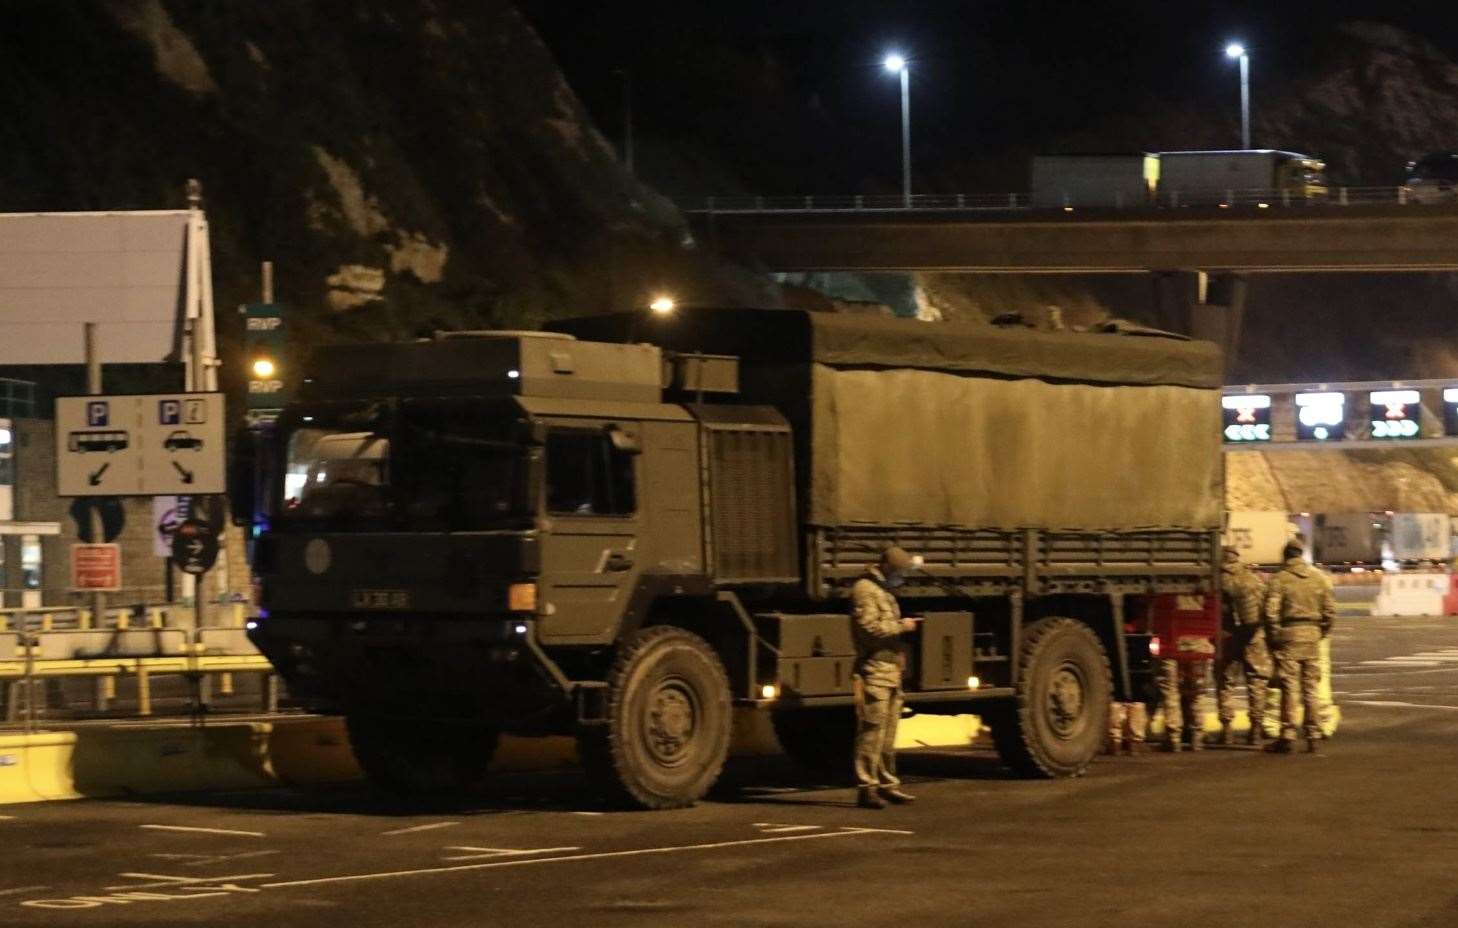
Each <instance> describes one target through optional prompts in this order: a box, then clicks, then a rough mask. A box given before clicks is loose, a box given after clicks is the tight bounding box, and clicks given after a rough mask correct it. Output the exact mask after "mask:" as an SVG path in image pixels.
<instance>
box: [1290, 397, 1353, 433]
mask: <svg viewBox="0 0 1458 928" xmlns="http://www.w3.org/2000/svg"><path fill="white" fill-rule="evenodd" d="M1296 437H1297V438H1298V439H1301V440H1302V441H1341V440H1342V439H1343V438H1346V437H1347V397H1346V394H1344V393H1333V392H1325V393H1298V394H1296Z"/></svg>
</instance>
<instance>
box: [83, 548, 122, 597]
mask: <svg viewBox="0 0 1458 928" xmlns="http://www.w3.org/2000/svg"><path fill="white" fill-rule="evenodd" d="M71 588H72V589H76V590H94V591H96V592H99V593H108V592H110V593H114V592H116V591H117V590H120V589H121V546H120V545H72V546H71Z"/></svg>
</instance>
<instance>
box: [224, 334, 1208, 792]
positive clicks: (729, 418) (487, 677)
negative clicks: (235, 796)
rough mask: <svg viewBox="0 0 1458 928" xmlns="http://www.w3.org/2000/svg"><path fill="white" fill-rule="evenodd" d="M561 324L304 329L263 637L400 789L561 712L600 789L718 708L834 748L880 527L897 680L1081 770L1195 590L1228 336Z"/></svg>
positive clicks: (657, 778) (822, 757) (1023, 765)
mask: <svg viewBox="0 0 1458 928" xmlns="http://www.w3.org/2000/svg"><path fill="white" fill-rule="evenodd" d="M555 328H556V329H557V331H555V332H481V333H453V334H442V335H440V336H438V337H436V338H434V339H430V340H422V341H418V342H411V343H406V344H362V345H344V346H337V347H332V348H327V349H323V350H321V351H319V352H317V353H316V355H315V357H314V359H313V361H312V363H311V366H310V368H309V377H308V379H307V380H306V382H305V383H304V385H303V387H302V390H301V392H300V398H299V400H298V402H296V403H295V404H294V405H292V406H290V407H289V408H288V409H286V410H285V411H284V412H283V414H282V416H281V417H280V419H279V420H278V422H277V424H276V429H275V432H274V434H273V438H272V441H271V442H270V444H269V449H270V450H269V451H268V452H267V454H266V458H267V461H266V464H265V474H266V480H265V482H266V484H267V486H268V487H269V488H270V490H269V493H268V494H267V495H268V499H267V500H266V503H265V505H263V507H262V508H263V510H264V515H263V516H262V519H263V522H264V523H265V524H263V525H261V526H260V529H261V535H260V537H259V539H258V542H257V548H256V552H255V569H256V571H257V574H258V576H259V578H260V583H261V613H260V617H259V619H258V621H257V623H256V626H255V627H254V628H253V629H252V631H251V635H252V637H253V640H254V641H255V642H256V643H257V645H258V646H259V648H260V649H261V650H262V651H263V652H264V653H265V654H266V655H267V656H268V657H269V658H270V660H272V661H273V663H274V665H275V666H276V667H277V669H278V671H279V672H280V673H281V674H283V676H284V677H285V678H286V680H287V682H288V684H289V687H290V690H291V691H292V692H293V693H294V694H295V695H296V696H298V697H301V698H302V699H304V700H306V701H308V702H309V703H311V704H312V705H314V706H315V707H317V708H319V709H321V710H323V711H334V712H341V713H343V714H344V715H345V717H346V719H347V722H348V728H349V733H350V738H351V741H352V744H353V746H354V749H355V752H356V755H357V757H358V759H359V761H360V763H361V765H362V766H363V768H364V769H365V771H366V772H367V774H368V775H369V776H370V777H371V778H372V779H373V780H375V781H376V782H378V783H380V784H381V785H383V786H386V787H388V788H391V789H394V790H398V791H403V792H421V791H433V790H439V789H445V788H459V787H468V786H470V785H471V784H472V783H473V782H474V781H475V780H477V779H479V778H480V777H481V775H482V774H483V773H484V771H485V768H486V765H487V763H488V762H489V760H490V758H491V754H492V750H493V748H494V746H495V744H496V739H497V736H498V734H499V733H501V732H514V733H524V734H542V735H546V734H572V735H575V736H576V737H577V739H578V742H579V746H580V753H581V756H582V760H583V763H584V765H585V766H586V768H587V769H588V771H589V772H590V773H591V774H592V775H593V776H594V777H595V778H596V779H597V780H599V781H600V782H601V783H602V784H603V786H604V787H605V788H606V789H607V790H608V791H610V792H611V793H612V794H614V795H615V796H617V797H618V798H620V799H622V800H625V801H627V802H629V803H632V804H636V805H640V806H643V807H649V808H670V807H677V806H683V805H687V804H690V803H693V802H694V801H696V800H697V799H699V798H700V797H702V796H703V795H704V794H705V792H706V791H707V790H708V789H709V788H710V787H711V785H712V784H713V783H714V781H715V779H716V778H717V777H718V775H719V772H720V769H721V767H722V765H723V763H724V760H725V756H726V754H727V752H728V750H729V742H730V730H731V718H732V713H733V711H734V709H735V707H741V708H747V709H754V710H761V711H766V712H769V713H770V714H771V715H772V718H773V721H774V725H775V729H776V731H777V734H778V736H779V738H780V741H781V742H782V744H783V745H784V747H785V749H786V751H787V752H788V753H789V754H791V755H792V756H794V757H796V758H799V759H802V760H805V761H807V762H810V763H819V764H822V765H823V764H825V763H826V762H827V760H829V761H831V762H832V764H833V765H838V764H839V763H840V761H841V760H842V759H846V762H847V763H848V758H849V751H850V742H851V737H852V732H853V730H854V725H855V716H854V705H853V700H854V696H853V669H854V648H853V645H852V638H851V630H850V624H849V619H848V611H847V602H846V598H847V596H848V593H849V590H850V587H851V584H852V583H854V581H855V580H856V579H857V578H858V577H859V576H860V575H861V574H862V573H863V571H864V570H865V568H866V566H867V565H868V564H870V563H871V562H873V561H874V559H875V558H876V556H877V553H878V552H879V551H880V550H881V549H882V548H883V547H884V546H886V545H890V544H898V545H901V546H902V547H904V548H906V549H907V550H909V551H911V552H913V553H914V554H917V555H919V556H920V557H921V558H922V559H923V566H922V567H921V569H920V570H919V571H918V572H917V573H915V574H914V575H913V576H911V577H910V578H909V579H908V582H907V585H906V586H905V587H904V588H903V589H902V590H901V591H899V592H900V594H901V596H902V600H903V606H904V609H905V612H906V613H907V614H913V615H921V616H924V621H923V623H922V624H921V626H920V629H919V630H918V631H917V632H916V633H915V634H914V635H912V636H911V640H910V642H909V650H910V659H909V666H908V668H907V673H906V690H907V693H906V701H907V703H908V705H910V706H911V707H913V708H914V709H915V711H917V712H922V713H946V714H950V713H962V712H969V711H972V712H976V713H978V714H979V715H981V716H982V717H983V718H984V719H985V720H986V721H987V722H988V724H989V725H990V727H991V728H992V732H993V735H994V741H995V744H996V746H997V749H998V751H999V752H1000V754H1001V756H1002V758H1003V759H1004V760H1005V761H1006V763H1007V764H1009V765H1010V766H1011V767H1012V768H1013V769H1014V770H1016V771H1017V772H1019V773H1021V774H1025V775H1031V776H1043V777H1064V776H1077V775H1079V774H1081V773H1083V772H1084V771H1085V770H1086V769H1087V767H1088V765H1089V763H1090V761H1091V759H1092V758H1093V757H1094V755H1095V754H1096V753H1097V751H1098V749H1099V748H1100V746H1101V744H1102V741H1103V737H1104V732H1105V728H1106V720H1107V717H1108V715H1107V713H1108V703H1109V699H1110V697H1111V694H1113V695H1117V696H1118V698H1120V699H1129V698H1136V694H1137V692H1138V691H1139V690H1140V687H1141V683H1140V680H1141V678H1142V677H1145V676H1147V674H1148V671H1149V664H1150V657H1149V652H1150V637H1149V635H1148V634H1147V632H1148V629H1149V628H1150V624H1149V623H1150V621H1151V619H1152V618H1157V616H1156V615H1155V614H1156V613H1158V612H1159V611H1160V610H1161V609H1165V610H1174V609H1178V608H1185V609H1194V610H1197V611H1198V610H1201V609H1204V610H1205V611H1207V612H1208V609H1209V603H1210V602H1211V601H1212V597H1213V595H1214V590H1215V589H1216V586H1217V584H1216V579H1215V578H1216V573H1217V569H1218V563H1219V558H1218V551H1219V529H1220V522H1221V472H1222V468H1221V461H1220V444H1219V442H1220V421H1221V420H1220V408H1219V391H1218V388H1219V386H1220V375H1221V364H1220V359H1219V357H1218V353H1217V352H1216V350H1215V349H1214V348H1213V347H1212V346H1209V345H1205V344H1202V343H1195V342H1186V341H1180V340H1176V339H1169V338H1152V337H1132V336H1127V335H1119V334H1089V333H1077V334H1075V333H1042V332H1032V331H1028V330H1024V329H1019V330H1016V331H1009V330H1004V329H1000V328H996V327H991V326H973V325H955V324H931V323H922V322H916V321H913V320H907V319H893V318H887V317H871V316H859V315H856V316H851V315H838V314H817V313H804V312H798V311H782V310H709V309H703V310H698V309H695V310H685V311H682V312H680V313H679V314H676V315H670V316H657V315H651V314H641V315H638V314H632V315H629V314H621V315H614V316H601V317H592V318H584V319H578V320H572V321H568V322H562V323H558V324H557V325H556V326H555Z"/></svg>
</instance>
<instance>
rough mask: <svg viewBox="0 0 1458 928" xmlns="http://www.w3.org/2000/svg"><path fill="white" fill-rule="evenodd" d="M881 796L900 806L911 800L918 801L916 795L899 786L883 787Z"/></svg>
mask: <svg viewBox="0 0 1458 928" xmlns="http://www.w3.org/2000/svg"><path fill="white" fill-rule="evenodd" d="M881 798H882V799H884V800H886V801H887V802H894V803H896V804H897V805H898V806H904V805H906V804H907V803H909V802H916V797H915V796H913V795H911V794H910V793H908V792H906V791H905V790H903V789H902V788H901V787H899V786H883V787H881Z"/></svg>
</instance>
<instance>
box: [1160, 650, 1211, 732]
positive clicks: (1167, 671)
mask: <svg viewBox="0 0 1458 928" xmlns="http://www.w3.org/2000/svg"><path fill="white" fill-rule="evenodd" d="M1207 663H1208V661H1205V660H1184V661H1181V660H1176V659H1175V658H1173V657H1167V658H1164V659H1163V660H1161V661H1160V662H1159V695H1160V702H1161V703H1163V705H1164V742H1163V744H1162V747H1163V749H1164V750H1166V751H1170V752H1177V751H1179V749H1180V732H1181V730H1182V729H1183V732H1184V740H1186V741H1188V742H1189V744H1190V747H1189V749H1190V750H1191V751H1198V750H1200V747H1201V738H1202V736H1203V731H1202V729H1203V727H1204V726H1203V724H1202V723H1203V721H1204V720H1203V718H1202V716H1201V714H1200V691H1201V690H1203V689H1204V688H1205V667H1206V665H1207ZM1181 723H1183V725H1182V724H1181Z"/></svg>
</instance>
